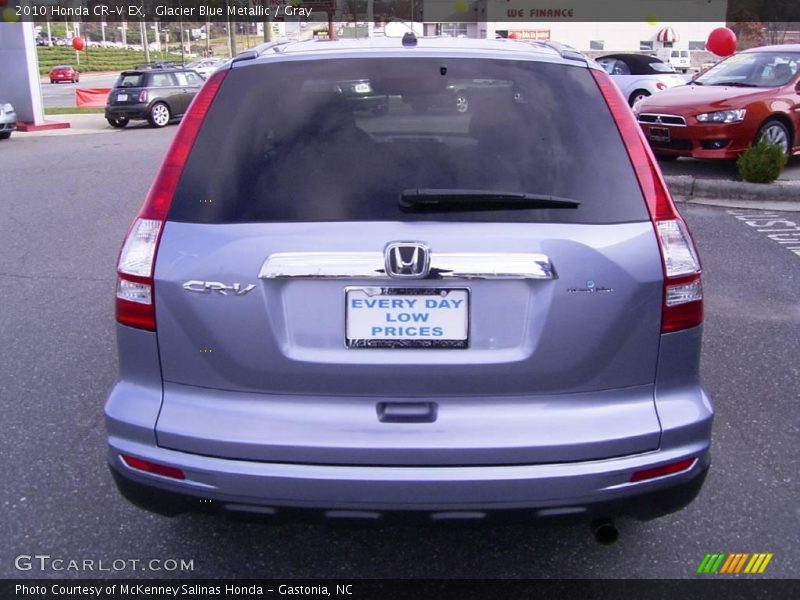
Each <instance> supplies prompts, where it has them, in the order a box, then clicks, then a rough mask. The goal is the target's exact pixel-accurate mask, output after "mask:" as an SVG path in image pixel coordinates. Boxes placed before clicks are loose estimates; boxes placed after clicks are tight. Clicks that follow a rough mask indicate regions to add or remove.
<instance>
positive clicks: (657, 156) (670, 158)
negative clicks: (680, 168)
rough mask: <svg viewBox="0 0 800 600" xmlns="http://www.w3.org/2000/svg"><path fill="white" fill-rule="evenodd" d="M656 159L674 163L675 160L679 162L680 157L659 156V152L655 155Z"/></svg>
mask: <svg viewBox="0 0 800 600" xmlns="http://www.w3.org/2000/svg"><path fill="white" fill-rule="evenodd" d="M655 155H656V158H657V159H658V160H660V161H662V162H672V161H674V160H678V158H679V157H678V156H675V155H674V154H659V153H658V152H656V153H655Z"/></svg>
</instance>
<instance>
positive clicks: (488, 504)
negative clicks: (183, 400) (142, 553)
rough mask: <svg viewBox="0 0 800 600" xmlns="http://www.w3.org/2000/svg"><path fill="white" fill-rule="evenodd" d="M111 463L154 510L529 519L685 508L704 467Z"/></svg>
mask: <svg viewBox="0 0 800 600" xmlns="http://www.w3.org/2000/svg"><path fill="white" fill-rule="evenodd" d="M121 454H128V455H133V456H136V457H138V458H142V459H144V460H148V461H152V462H157V463H159V464H165V465H170V466H174V467H178V468H180V469H182V470H183V471H184V473H185V474H186V479H185V480H173V479H169V478H167V477H163V476H159V475H152V474H149V473H144V472H142V471H138V470H135V469H133V468H131V467H129V466H128V465H127V464H126V463H125V462H124V461H123V460H122V458H121V457H120V455H121ZM688 456H694V457H697V460H696V461H695V463H694V464H693V466H692V467H691V468H690V469H689V470H687V471H684V472H681V473H677V474H675V475H668V476H664V477H660V478H657V479H653V480H649V481H643V482H637V483H630V482H629V479H630V475H631V474H632V473H633V472H634V471H637V470H641V469H643V468H649V467H652V466H657V465H660V464H666V463H670V462H675V461H676V460H680V459H681V458H686V457H688ZM109 463H110V466H111V470H112V473H113V475H114V478H115V481H116V483H117V486H118V487H119V489H120V492H121V493H122V494H123V496H125V497H126V498H128V499H129V500H130V501H131V502H133V503H134V504H136V505H138V506H141V507H143V508H146V509H148V510H151V511H154V512H159V513H162V514H175V513H179V512H185V511H192V510H209V509H213V510H225V511H233V512H242V513H256V514H269V515H272V514H276V513H281V512H284V509H288V508H301V509H311V510H316V511H345V513H346V512H347V511H361V512H364V511H368V512H369V514H370V515H377V516H380V515H381V514H382V513H390V512H397V511H402V512H416V513H428V514H432V515H433V516H434V517H435V516H436V515H439V514H441V513H456V514H459V513H460V514H466V513H474V512H475V511H479V513H481V514H482V513H483V512H485V511H491V512H494V511H512V510H521V511H525V513H526V514H527V516H528V517H530V518H541V519H544V518H559V517H560V518H569V519H571V520H575V519H578V520H591V519H594V518H601V517H617V516H627V517H633V518H637V519H643V520H646V519H651V518H655V517H658V516H662V515H664V514H668V513H670V512H674V511H676V510H679V509H681V508H683V507H684V506H686V505H687V504H688V503H689V502H691V501H692V500H693V499H694V497H695V496H696V495H697V493H698V492H699V490H700V487H701V486H702V484H703V480H704V479H705V475H706V472H707V470H708V467H709V464H710V454H709V452H708V447H707V446H706V447H697V448H691V449H690V448H685V449H683V450H682V451H680V452H678V451H672V452H661V451H660V452H653V453H647V454H645V455H639V456H631V457H625V458H619V459H610V460H602V461H592V462H584V463H567V464H552V465H516V466H481V467H362V466H329V465H300V464H285V463H284V464H270V463H257V462H248V461H235V460H229V459H220V458H213V457H207V456H199V455H193V454H185V453H181V452H176V451H172V450H164V449H161V448H151V447H146V446H142V445H138V444H131V443H126V442H123V441H122V440H119V439H114V438H112V439H111V440H110V451H109Z"/></svg>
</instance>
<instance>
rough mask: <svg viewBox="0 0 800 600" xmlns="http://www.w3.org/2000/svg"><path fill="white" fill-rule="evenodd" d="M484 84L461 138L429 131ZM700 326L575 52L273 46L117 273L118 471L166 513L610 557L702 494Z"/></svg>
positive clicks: (659, 214)
mask: <svg viewBox="0 0 800 600" xmlns="http://www.w3.org/2000/svg"><path fill="white" fill-rule="evenodd" d="M468 80H472V81H475V82H482V85H480V86H476V87H480V88H481V94H475V95H473V97H472V98H471V101H470V110H469V111H468V112H465V113H459V112H456V111H453V110H451V108H450V107H449V105H448V103H447V102H444V101H442V102H441V103H431V107H430V108H429V110H427V111H425V112H418V111H414V110H413V108H412V106H411V105H412V104H413V99H414V98H418V97H425V98H431V97H434V96H436V95H437V94H442V95H446V94H448V93H449V92H448V86H449V84H450V82H451V81H459V82H463V81H468ZM353 81H358V82H364V85H365V86H366V85H368V86H369V89H370V90H371V93H373V94H376V95H380V96H381V97H386V98H388V102H387V104H388V106H387V107H386V110H382V111H379V112H374V111H363V110H359V107H358V106H357V104H356V103H354V102H353V101H352V99H351V98H350V97H349V96H348V95H347V94H345V93H344V92H343V89H344V86H342V85H341V83H342V82H353ZM487 81H491V82H494V85H487V84H486V82H487ZM702 307H703V298H702V286H701V269H700V262H699V259H698V257H697V253H696V251H695V247H694V245H693V242H692V239H691V237H690V235H689V232H688V230H687V228H686V225H685V223H684V221H683V220H682V219H681V217H680V215H679V214H678V212H677V210H676V209H675V206H674V205H673V203H672V200H671V198H670V195H669V193H668V191H667V189H666V187H665V185H664V181H663V179H662V177H661V174H660V172H659V168H658V165H657V164H656V162H655V161H654V159H653V157H652V154H651V153H650V150H649V149H648V148H647V145H646V142H644V141H643V139H642V137H641V135H640V134H639V131H638V127H637V125H636V122H635V120H634V118H633V116H632V114H631V112H630V110H629V108H628V106H627V103H626V99H624V98H623V97H622V96H621V95H620V94H619V91H618V90H617V88H616V87H615V86H614V84H613V83H612V82H611V80H610V78H609V77H608V75H607V74H606V73H605V72H604V71H603V70H602V69H600V68H598V66H597V65H596V64H595V63H593V62H591V61H587V60H586V59H585V58H584V57H583V56H582V55H580V54H578V53H576V52H574V51H571V50H566V49H563V48H561V47H559V46H555V45H553V46H550V45H547V44H541V45H539V46H532V45H529V44H525V43H522V42H509V41H494V40H492V41H488V40H468V39H458V40H453V39H417V38H415V37H414V36H413V35H410V34H409V35H406V36H405V37H404V38H403V40H402V41H401V40H399V39H392V38H383V39H373V40H342V41H336V42H328V41H325V42H314V41H309V42H300V43H293V44H283V45H269V44H268V45H264V46H262V47H261V48H260V49H259V50H258V51H256V52H251V53H247V54H245V55H243V56H241V57H239V58H237V59H236V60H234V61H233V63H232V65H231V66H230V67H229V68H227V69H224V70H221V71H219V72H217V73H215V74H214V75H213V76H212V77H211V78H210V79H209V80H208V81H207V82H206V84H205V85H204V87H203V88H202V90H201V91H200V92H199V94H198V96H197V97H196V99H195V101H194V103H193V105H192V107H191V108H190V110H189V112H188V114H187V116H186V117H185V118H184V120H183V122H182V124H181V127H180V129H179V130H178V132H177V134H176V139H175V140H174V142H173V145H172V147H171V149H170V150H169V152H168V154H167V156H166V158H165V160H164V164H163V166H162V168H161V170H160V172H159V174H158V176H157V178H156V180H155V182H154V184H153V186H152V188H151V191H150V194H149V196H148V198H147V199H146V201H145V203H144V206H143V208H142V209H141V212H140V213H139V214H138V215H137V216H136V218H135V219H134V221H133V224H132V226H131V229H130V232H129V233H128V235H127V237H126V239H125V241H124V244H123V246H122V250H121V253H120V256H119V262H118V284H117V290H116V316H117V322H118V324H117V337H118V347H119V363H120V371H119V378H118V381H117V383H116V384H115V385H114V387H113V389H112V390H111V393H110V396H109V398H108V402H107V404H106V417H107V428H108V442H109V460H110V465H111V468H112V473H113V474H114V476H115V479H116V482H117V484H118V486H119V488H120V490H121V492H122V493H123V494H124V495H125V496H126V497H127V498H128V499H130V500H132V501H133V502H135V503H136V504H139V505H140V506H143V507H146V508H148V509H150V510H154V511H157V512H162V513H165V514H175V513H177V512H181V511H185V510H193V509H197V510H202V509H206V510H220V511H231V512H238V513H252V514H256V515H272V514H278V515H279V514H281V513H283V512H285V510H286V509H289V508H305V509H310V510H313V511H320V512H321V513H323V514H325V515H326V516H328V517H330V518H343V517H344V518H366V519H376V518H381V517H383V516H386V515H388V514H390V513H393V512H395V511H400V512H403V513H407V512H412V513H416V514H418V515H419V514H424V515H428V516H430V518H432V519H435V520H439V519H450V518H461V519H463V518H467V519H480V518H485V517H492V516H494V515H496V514H498V513H503V512H506V511H509V510H512V509H516V510H518V511H520V513H521V514H523V515H525V516H527V517H530V518H537V519H538V518H542V519H544V518H559V517H561V518H572V519H575V518H577V519H583V520H586V521H589V522H594V523H595V525H596V532H597V536H598V539H599V540H601V541H606V542H608V541H611V540H613V539H614V537H615V535H616V533H615V529H614V527H613V523H612V521H611V519H613V518H614V517H617V516H632V517H635V518H641V519H647V518H653V517H655V516H659V515H662V514H666V513H669V512H672V511H675V510H678V509H679V508H682V507H683V506H685V505H686V504H687V503H688V502H690V501H691V500H692V499H693V498H694V497H695V495H696V494H697V493H698V491H699V489H700V486H701V485H702V482H703V480H704V477H705V474H706V471H707V469H708V466H709V461H710V458H709V445H710V434H711V422H712V418H713V408H712V406H711V402H710V400H709V398H708V396H707V395H706V393H705V391H704V389H703V387H702V385H701V383H700V378H699V374H698V364H699V358H700V338H701V330H702V320H703V310H702Z"/></svg>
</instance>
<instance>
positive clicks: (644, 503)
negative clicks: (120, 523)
mask: <svg viewBox="0 0 800 600" xmlns="http://www.w3.org/2000/svg"><path fill="white" fill-rule="evenodd" d="M109 469H110V470H111V474H112V476H113V477H114V483H116V484H117V489H119V491H120V493H121V494H122V495H123V496H124V497H125V498H126V499H127V500H128V501H129V502H131V503H132V504H134V505H136V506H138V507H139V508H142V509H144V510H148V511H150V512H153V513H157V514H160V515H164V516H176V515H178V514H181V513H184V512H217V513H218V512H225V513H234V512H235V513H236V514H237V515H241V516H246V517H250V518H253V519H257V520H263V517H264V515H265V514H269V515H270V517H271V518H273V519H274V517H276V516H277V517H280V518H284V517H289V518H297V517H299V518H300V519H307V518H308V517H310V516H312V517H313V516H317V517H320V516H323V515H324V513H325V511H324V509H300V508H285V507H280V506H278V507H266V506H259V505H253V506H252V507H250V508H251V509H252V510H248V507H245V506H243V505H237V508H236V509H235V510H231V509H230V508H228V507H226V505H225V503H223V502H219V501H216V500H202V499H200V498H197V497H194V496H190V495H187V494H180V493H177V492H170V491H166V490H163V489H161V488H156V487H152V486H149V485H146V484H142V483H139V482H137V481H133V480H131V479H128V478H127V477H125V476H124V475H122V474H121V473H119V472H118V471H117V470H116V469H115V468H114V467H112V466H111V465H109ZM707 474H708V467H706V468H704V469H703V470H702V471H700V472H699V473H697V475H695V477H693V478H692V479H690V480H688V481H686V482H682V483H680V484H678V485H675V486H671V487H669V488H666V489H662V490H657V491H653V492H645V493H643V494H640V495H638V496H632V497H628V498H621V499H617V500H610V501H607V502H594V503H591V504H588V505H587V506H586V508H587V510H586V512H581V513H579V514H576V515H564V516H551V517H537V516H536V510H537V509H536V508H535V507H532V508H529V509H514V510H508V509H506V510H494V511H492V510H488V511H486V514H487V516H488V517H489V518H490V519H491V520H498V519H502V520H513V521H531V520H547V521H559V522H575V521H577V522H582V521H585V522H588V521H593V520H595V519H603V518H614V517H632V518H634V519H637V520H640V521H649V520H650V519H656V518H658V517H663V516H665V515H668V514H670V513H673V512H677V511H679V510H681V509H683V508H685V507H686V506H687V505H689V504H690V503H691V502H692V501H693V500H694V499H695V498H696V497H697V495H698V494H699V493H700V489H701V488H702V487H703V482H704V481H705V479H706V475H707ZM570 506H572V505H570ZM547 508H548V509H552V507H547ZM370 512H371V514H380V515H381V516H385V517H387V518H393V519H394V518H400V519H401V520H402V519H404V518H405V519H409V518H410V520H414V517H417V518H419V517H420V516H423V517H427V516H428V515H430V514H433V513H434V511H407V512H400V511H375V513H372V511H370ZM447 512H457V511H453V510H449V511H447ZM469 512H474V511H469ZM490 519H486V520H490ZM315 520H316V519H315ZM387 520H388V519H387ZM425 520H427V519H425Z"/></svg>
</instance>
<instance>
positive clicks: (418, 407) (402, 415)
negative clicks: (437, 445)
mask: <svg viewBox="0 0 800 600" xmlns="http://www.w3.org/2000/svg"><path fill="white" fill-rule="evenodd" d="M376 408H377V409H378V420H379V421H380V422H381V423H433V422H434V421H435V420H436V415H437V412H438V406H437V404H436V403H435V402H378V404H377V406H376Z"/></svg>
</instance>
